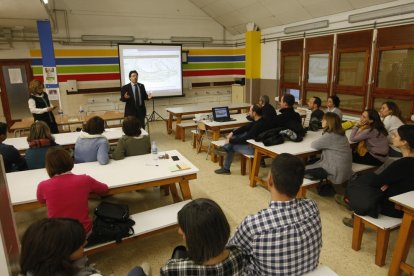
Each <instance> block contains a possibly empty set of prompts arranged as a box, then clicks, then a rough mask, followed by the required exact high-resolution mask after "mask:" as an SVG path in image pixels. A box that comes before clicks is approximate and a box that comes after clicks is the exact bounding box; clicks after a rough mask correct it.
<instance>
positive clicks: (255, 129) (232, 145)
mask: <svg viewBox="0 0 414 276" xmlns="http://www.w3.org/2000/svg"><path fill="white" fill-rule="evenodd" d="M249 115H250V117H251V118H253V119H254V121H252V122H250V123H249V124H248V125H245V126H242V127H239V128H238V129H236V130H233V132H230V133H229V135H227V138H226V143H225V145H224V146H222V147H220V148H218V149H217V152H218V154H225V155H226V157H225V159H224V165H223V168H220V169H218V170H215V171H214V172H215V173H217V174H230V166H231V163H232V162H233V158H234V153H235V152H240V153H242V154H253V153H254V149H253V147H252V146H251V145H250V144H248V143H247V140H249V139H254V138H256V136H257V135H259V134H260V133H262V132H263V131H265V130H267V129H268V128H269V124H267V123H266V121H265V120H264V119H263V118H262V108H261V107H260V106H258V105H253V106H251V107H250V111H249Z"/></svg>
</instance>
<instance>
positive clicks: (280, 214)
mask: <svg viewBox="0 0 414 276" xmlns="http://www.w3.org/2000/svg"><path fill="white" fill-rule="evenodd" d="M304 172H305V166H304V164H303V163H302V161H301V160H300V159H299V158H297V157H295V156H293V155H291V154H287V153H282V154H280V155H278V156H277V157H276V158H275V159H274V160H273V163H272V168H271V171H270V172H269V176H268V188H269V191H270V196H271V202H270V204H269V207H268V208H266V209H263V210H261V211H259V212H258V213H257V214H255V215H249V216H247V217H246V218H245V219H244V220H243V222H242V223H241V224H240V225H239V227H238V229H237V231H236V233H235V234H234V236H233V237H232V238H231V239H230V241H229V244H228V245H235V246H238V247H240V248H241V249H242V250H243V251H244V254H246V256H247V264H246V266H245V273H244V275H302V274H304V273H307V272H309V271H312V270H314V269H316V267H317V266H318V264H319V254H320V251H321V247H322V228H321V220H320V217H319V210H318V207H317V205H316V202H315V201H313V200H312V199H306V198H295V197H296V194H297V192H298V191H299V187H300V186H301V185H302V182H303V175H304Z"/></svg>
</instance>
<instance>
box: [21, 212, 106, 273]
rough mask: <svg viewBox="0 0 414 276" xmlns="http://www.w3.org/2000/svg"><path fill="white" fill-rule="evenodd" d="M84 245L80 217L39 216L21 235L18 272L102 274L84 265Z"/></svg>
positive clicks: (83, 232)
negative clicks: (78, 219)
mask: <svg viewBox="0 0 414 276" xmlns="http://www.w3.org/2000/svg"><path fill="white" fill-rule="evenodd" d="M85 245H86V236H85V231H84V230H83V227H82V224H81V223H79V221H77V220H75V219H70V218H52V219H42V220H39V221H37V222H35V223H33V224H32V225H30V226H29V228H28V229H27V230H26V232H25V233H24V235H23V238H22V248H21V256H20V269H21V271H20V274H19V275H24V276H54V275H61V276H63V275H67V276H72V275H77V276H81V275H82V276H87V275H101V274H100V272H99V271H97V270H96V269H94V268H92V267H88V266H86V263H87V261H88V259H87V257H86V256H84V255H83V249H84V246H85Z"/></svg>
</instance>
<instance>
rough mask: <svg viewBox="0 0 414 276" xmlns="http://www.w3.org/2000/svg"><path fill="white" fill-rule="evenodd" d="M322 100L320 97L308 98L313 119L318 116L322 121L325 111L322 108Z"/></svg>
mask: <svg viewBox="0 0 414 276" xmlns="http://www.w3.org/2000/svg"><path fill="white" fill-rule="evenodd" d="M321 105H322V101H321V99H320V98H319V97H312V98H310V99H309V100H308V108H309V109H310V110H311V111H312V113H311V119H312V118H316V119H318V120H319V121H322V119H323V115H324V112H323V110H321Z"/></svg>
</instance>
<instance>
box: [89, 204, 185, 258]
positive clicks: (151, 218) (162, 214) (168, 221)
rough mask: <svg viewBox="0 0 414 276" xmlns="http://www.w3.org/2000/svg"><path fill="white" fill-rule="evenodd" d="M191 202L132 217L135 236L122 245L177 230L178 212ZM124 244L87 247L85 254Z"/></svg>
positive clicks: (126, 239) (124, 240)
mask: <svg viewBox="0 0 414 276" xmlns="http://www.w3.org/2000/svg"><path fill="white" fill-rule="evenodd" d="M190 201H191V200H186V201H181V202H177V203H174V204H171V205H167V206H163V207H159V208H156V209H152V210H148V211H145V212H141V213H137V214H133V215H131V216H130V218H131V219H132V220H134V221H135V225H134V227H133V228H134V234H133V235H132V236H130V237H126V238H124V239H122V243H124V242H127V241H132V240H134V239H138V238H144V237H147V236H151V235H153V234H156V233H160V232H163V231H166V230H169V229H173V228H175V227H176V226H177V213H178V211H180V210H181V208H182V207H183V206H184V205H185V204H187V203H188V202H190ZM122 243H116V242H115V241H112V242H107V243H102V244H98V245H94V246H91V247H87V248H85V254H86V255H91V254H94V253H97V252H102V251H105V250H108V249H111V248H114V247H117V246H119V245H122Z"/></svg>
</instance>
